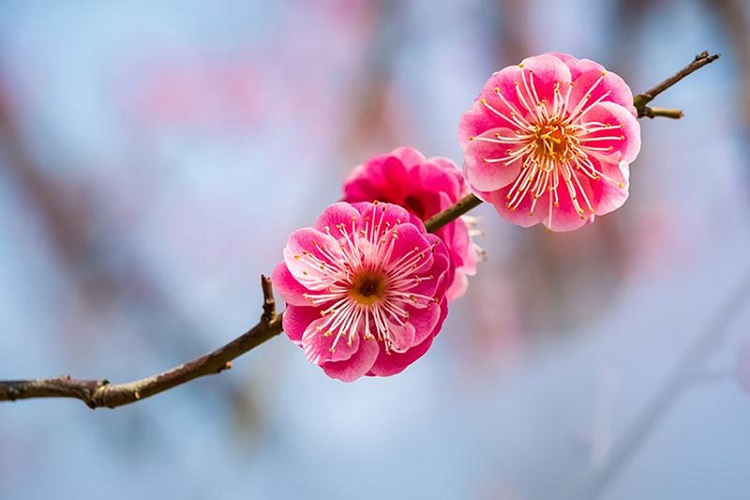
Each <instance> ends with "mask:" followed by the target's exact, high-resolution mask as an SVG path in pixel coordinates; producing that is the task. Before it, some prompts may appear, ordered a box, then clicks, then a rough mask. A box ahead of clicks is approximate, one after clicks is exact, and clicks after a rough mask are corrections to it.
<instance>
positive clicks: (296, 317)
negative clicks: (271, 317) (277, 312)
mask: <svg viewBox="0 0 750 500" xmlns="http://www.w3.org/2000/svg"><path fill="white" fill-rule="evenodd" d="M318 319H320V308H318V307H299V306H294V305H287V308H286V310H285V311H284V316H283V317H282V318H281V325H282V326H283V327H284V332H285V333H286V334H287V336H288V337H289V338H290V339H291V340H292V341H293V342H294V343H295V344H297V345H298V346H300V347H302V336H303V335H304V333H305V330H307V327H308V325H310V324H311V323H312V322H313V321H316V320H318Z"/></svg>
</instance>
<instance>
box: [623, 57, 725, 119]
mask: <svg viewBox="0 0 750 500" xmlns="http://www.w3.org/2000/svg"><path fill="white" fill-rule="evenodd" d="M719 57H721V54H712V55H709V53H708V51H706V50H704V51H703V52H701V53H700V54H698V55H697V56H695V59H693V61H692V62H691V63H690V64H688V65H687V66H685V67H684V68H682V69H681V70H680V71H678V72H677V73H675V74H674V75H672V76H670V77H669V78H667V79H666V80H664V81H663V82H661V83H659V84H657V85H654V86H653V87H651V88H650V89H648V90H647V91H645V92H642V93H640V94H638V95H637V96H635V97H634V98H633V105H634V106H635V109H636V110H638V118H642V117H644V116H646V117H648V118H654V117H655V116H666V117H669V118H681V117H682V111H680V110H679V109H669V110H665V109H663V108H649V107H648V106H646V105H647V104H648V103H650V102H651V101H653V100H654V98H655V97H656V96H658V95H659V94H661V93H662V92H664V91H665V90H667V89H668V88H669V87H672V86H673V85H675V84H676V83H677V82H679V81H680V80H682V79H683V78H685V77H686V76H688V75H690V74H691V73H693V72H695V71H697V70H699V69H701V68H702V67H703V66H706V65H707V64H711V63H712V62H714V61H715V60H717V59H718V58H719ZM664 111H666V112H667V113H665V112H664Z"/></svg>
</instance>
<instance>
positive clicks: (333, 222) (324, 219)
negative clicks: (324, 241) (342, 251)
mask: <svg viewBox="0 0 750 500" xmlns="http://www.w3.org/2000/svg"><path fill="white" fill-rule="evenodd" d="M359 219H360V213H359V211H358V210H356V209H355V208H354V207H353V206H352V205H350V204H349V203H343V202H340V203H334V204H333V205H329V206H328V207H327V208H326V209H325V210H324V211H323V213H322V214H321V215H320V217H318V220H316V221H315V229H317V230H318V231H321V232H325V231H326V228H328V229H329V230H330V231H331V234H332V235H333V236H334V237H335V238H338V237H339V236H340V235H341V232H340V230H338V229H336V226H337V225H339V224H343V225H344V227H346V228H347V229H350V228H351V227H352V221H353V220H359Z"/></svg>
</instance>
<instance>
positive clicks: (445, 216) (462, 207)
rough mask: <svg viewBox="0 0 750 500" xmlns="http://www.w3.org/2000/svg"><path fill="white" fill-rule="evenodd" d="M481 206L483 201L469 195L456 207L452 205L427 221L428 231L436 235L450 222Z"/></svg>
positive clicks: (456, 204) (457, 203) (458, 202)
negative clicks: (436, 232)
mask: <svg viewBox="0 0 750 500" xmlns="http://www.w3.org/2000/svg"><path fill="white" fill-rule="evenodd" d="M481 204H482V200H480V199H479V198H477V197H476V196H474V195H473V194H467V195H466V196H464V197H463V198H461V199H460V200H458V201H457V202H456V203H455V205H451V206H450V207H448V208H446V209H445V210H443V211H442V212H438V213H436V214H435V215H433V216H432V217H430V218H429V219H427V220H426V221H425V223H424V225H425V227H426V228H427V231H429V232H431V233H434V232H435V231H437V230H438V229H440V228H441V227H443V226H445V225H446V224H448V223H449V222H451V221H454V220H456V219H458V218H459V217H461V216H462V215H463V214H465V213H466V212H468V211H469V210H471V209H472V208H476V207H478V206H479V205H481Z"/></svg>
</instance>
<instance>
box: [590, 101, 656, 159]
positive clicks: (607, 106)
mask: <svg viewBox="0 0 750 500" xmlns="http://www.w3.org/2000/svg"><path fill="white" fill-rule="evenodd" d="M587 122H588V123H605V124H607V125H613V126H619V127H618V128H612V129H605V130H600V131H598V132H593V133H590V134H587V135H585V136H584V138H583V139H582V146H586V145H588V144H591V145H594V144H595V145H596V146H597V147H611V148H612V151H611V152H602V153H597V154H600V155H601V156H606V157H611V156H613V155H616V154H617V155H618V156H616V158H614V160H613V161H614V162H615V163H618V162H619V161H621V160H622V161H625V162H627V163H630V162H632V161H633V160H635V157H636V156H638V152H639V151H640V150H641V125H640V124H639V123H638V120H637V119H636V118H635V117H634V116H633V115H632V114H631V113H630V112H629V111H628V110H626V109H625V108H623V107H622V106H619V105H617V104H614V103H611V102H602V103H599V104H597V105H596V106H594V107H593V108H591V110H590V111H588V112H587V113H586V114H584V115H583V116H582V117H581V120H580V124H581V125H584V126H586V123H587ZM597 137H600V138H601V137H614V139H612V140H607V141H601V140H600V141H595V142H587V141H586V139H591V138H597Z"/></svg>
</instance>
